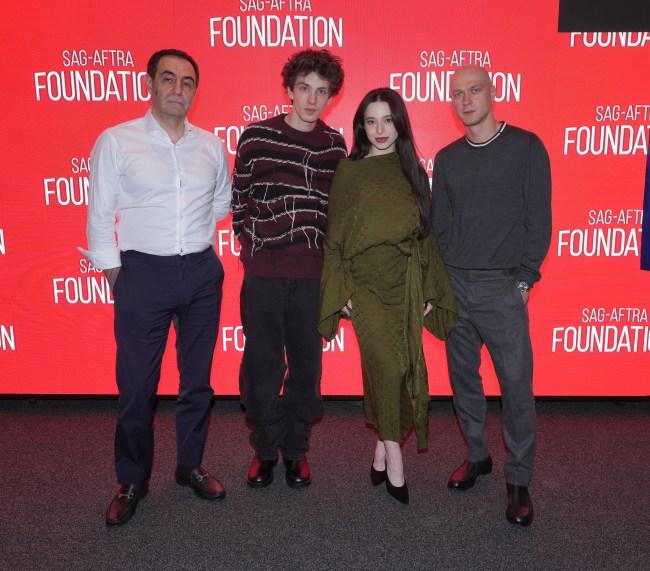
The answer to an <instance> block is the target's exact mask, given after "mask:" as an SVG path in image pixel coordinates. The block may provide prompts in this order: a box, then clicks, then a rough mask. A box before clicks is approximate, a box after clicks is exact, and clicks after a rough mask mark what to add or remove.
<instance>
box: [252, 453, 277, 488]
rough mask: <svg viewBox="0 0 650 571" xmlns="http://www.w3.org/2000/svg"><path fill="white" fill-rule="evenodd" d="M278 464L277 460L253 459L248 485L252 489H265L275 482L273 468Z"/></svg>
mask: <svg viewBox="0 0 650 571" xmlns="http://www.w3.org/2000/svg"><path fill="white" fill-rule="evenodd" d="M277 463H278V461H277V459H276V460H260V459H259V458H258V457H257V456H255V458H253V461H252V462H251V467H250V468H249V469H248V475H247V476H246V483H247V484H248V485H249V486H251V487H252V488H264V487H265V486H268V485H270V484H271V482H273V468H275V465H276V464H277Z"/></svg>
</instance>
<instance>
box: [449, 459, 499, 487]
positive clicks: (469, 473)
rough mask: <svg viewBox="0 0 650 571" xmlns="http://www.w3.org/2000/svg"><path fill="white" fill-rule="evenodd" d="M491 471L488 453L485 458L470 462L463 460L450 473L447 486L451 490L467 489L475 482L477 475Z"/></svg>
mask: <svg viewBox="0 0 650 571" xmlns="http://www.w3.org/2000/svg"><path fill="white" fill-rule="evenodd" d="M490 472H492V456H490V455H489V454H488V457H487V458H486V459H485V460H481V461H480V462H470V461H469V460H465V462H463V463H462V464H461V465H460V467H459V468H458V469H457V470H456V471H455V472H454V473H453V474H452V475H451V478H449V482H447V487H448V488H451V489H452V490H467V489H468V488H471V487H472V486H473V485H474V484H475V483H476V478H477V477H478V476H483V475H485V474H489V473H490Z"/></svg>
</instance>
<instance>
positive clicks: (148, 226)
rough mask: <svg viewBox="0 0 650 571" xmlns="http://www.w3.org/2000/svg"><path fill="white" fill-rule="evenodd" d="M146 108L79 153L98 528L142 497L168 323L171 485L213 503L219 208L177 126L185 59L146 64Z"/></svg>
mask: <svg viewBox="0 0 650 571" xmlns="http://www.w3.org/2000/svg"><path fill="white" fill-rule="evenodd" d="M147 74H148V75H147V88H148V90H149V92H150V94H151V108H150V109H149V110H148V111H147V113H146V115H145V116H144V117H142V118H139V119H135V120H133V121H129V122H127V123H122V124H121V125H117V126H115V127H112V128H110V129H107V130H106V131H104V132H103V133H102V134H101V135H100V136H99V138H98V139H97V142H96V143H95V146H94V147H93V150H92V153H91V156H90V194H89V206H88V224H87V235H88V250H87V251H86V250H82V252H83V253H84V254H85V255H86V256H87V257H88V259H89V260H90V261H91V262H92V264H93V265H94V266H95V267H97V268H100V269H102V270H103V271H104V274H105V275H106V278H107V279H108V282H109V284H110V286H111V288H112V290H113V296H114V300H115V303H114V311H115V339H116V342H117V359H116V378H117V386H118V390H119V395H120V397H119V404H118V418H117V428H116V432H115V468H116V473H117V480H118V482H119V485H120V486H119V489H118V491H117V494H116V495H115V497H114V498H113V500H112V501H111V504H110V505H109V507H108V510H107V511H106V524H107V525H111V526H115V525H122V524H124V523H126V522H127V521H128V520H129V519H130V518H131V516H132V515H133V514H134V513H135V510H136V507H137V505H138V502H139V500H140V499H141V498H142V497H144V496H145V495H146V493H147V491H148V481H149V477H150V475H151V466H152V457H153V429H152V422H153V406H154V401H155V395H156V391H157V388H158V382H159V380H160V367H161V362H162V357H163V353H164V350H165V346H166V343H167V336H168V333H169V328H170V325H171V323H172V320H174V321H175V326H176V336H177V342H176V350H177V360H178V369H179V373H180V383H179V392H178V401H177V403H176V439H177V462H178V465H177V467H176V472H175V478H176V481H177V482H178V483H179V484H181V485H185V486H190V487H191V488H193V489H194V491H195V492H196V493H197V494H198V495H199V496H200V497H203V498H207V499H217V498H222V497H224V496H225V491H224V489H223V487H222V486H221V484H220V483H219V482H218V481H217V480H216V479H215V478H213V477H212V476H211V475H210V474H209V473H208V472H207V470H206V469H205V468H204V467H203V466H202V465H201V460H202V456H203V448H204V444H205V438H206V433H207V427H208V420H209V414H210V402H211V399H212V396H213V394H214V393H213V390H212V387H211V385H210V370H211V367H212V357H213V353H214V348H215V344H216V341H217V332H218V328H219V314H220V310H221V286H222V283H223V278H224V272H223V267H222V265H221V262H220V261H219V259H218V258H217V256H216V254H215V252H214V249H213V247H214V245H215V233H216V223H217V222H218V221H219V220H221V219H222V218H225V217H226V216H227V215H228V213H229V208H230V176H229V168H228V162H227V159H226V154H225V151H224V148H223V144H222V142H221V140H220V139H218V138H217V137H216V136H214V135H213V134H211V133H209V132H207V131H204V130H202V129H199V128H197V127H195V126H194V125H191V124H190V123H189V122H188V120H187V119H186V116H187V113H188V111H189V110H190V107H191V105H192V102H193V101H194V97H195V95H196V90H197V87H198V84H199V70H198V66H197V64H196V62H195V61H194V60H193V59H192V57H191V56H190V55H188V54H186V53H185V52H182V51H180V50H172V49H170V50H162V51H158V52H156V53H155V54H153V55H152V56H151V59H150V60H149V63H148V66H147Z"/></svg>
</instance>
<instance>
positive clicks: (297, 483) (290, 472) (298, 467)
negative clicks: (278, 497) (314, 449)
mask: <svg viewBox="0 0 650 571" xmlns="http://www.w3.org/2000/svg"><path fill="white" fill-rule="evenodd" d="M284 466H285V467H286V469H287V474H286V480H287V485H288V486H290V487H292V488H302V487H303V486H308V485H309V484H311V470H310V469H309V462H307V456H303V457H302V458H301V459H300V460H284Z"/></svg>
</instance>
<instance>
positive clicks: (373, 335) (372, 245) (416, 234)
mask: <svg viewBox="0 0 650 571" xmlns="http://www.w3.org/2000/svg"><path fill="white" fill-rule="evenodd" d="M353 127H354V143H353V147H352V151H351V152H350V156H349V157H348V158H347V159H345V160H343V161H341V162H340V163H339V165H338V167H337V170H336V174H335V175H334V180H333V182H332V188H331V191H330V197H329V208H328V229H327V234H326V237H325V243H324V251H325V263H324V267H323V276H322V280H321V313H320V323H319V331H320V333H321V335H323V337H325V338H326V339H327V340H331V339H332V338H333V337H334V336H335V335H336V333H337V331H338V327H339V319H340V317H346V318H349V319H351V321H352V326H353V327H354V330H355V333H356V336H357V341H358V343H359V351H360V354H361V369H362V376H363V392H364V413H365V418H366V421H367V422H368V423H369V424H370V425H372V426H373V427H374V428H375V429H376V431H377V433H378V440H377V444H376V447H375V452H374V458H373V462H372V465H371V470H370V475H371V481H372V483H373V484H374V485H379V484H381V483H383V482H385V483H386V488H387V490H388V492H389V493H390V495H391V496H393V497H394V498H396V499H398V500H399V501H401V502H403V503H408V488H407V485H406V479H405V477H404V467H403V463H402V452H401V448H400V446H401V443H402V442H403V441H404V439H405V437H406V436H407V435H408V434H409V432H410V431H411V430H412V429H415V431H416V432H417V436H418V446H419V448H426V447H427V431H428V401H429V388H428V379H427V370H426V365H425V362H424V354H423V351H422V327H423V326H425V327H426V328H427V329H429V330H430V331H431V332H432V333H433V334H434V335H435V336H436V337H438V338H440V339H446V337H447V336H448V335H449V333H450V332H451V329H452V328H453V326H454V324H455V323H456V319H457V309H456V303H455V300H454V296H453V293H452V289H451V286H450V284H449V280H448V278H447V274H446V272H445V269H444V266H443V264H442V260H441V258H440V252H439V249H438V244H437V242H436V239H435V236H434V235H433V232H432V230H431V191H430V187H429V179H428V177H427V174H426V171H425V170H424V169H423V168H422V166H421V165H420V161H419V159H418V155H417V153H416V150H415V144H414V141H413V134H412V131H411V126H410V121H409V118H408V114H407V111H406V106H405V105H404V102H403V101H402V98H401V97H400V96H399V95H398V94H397V93H396V92H395V91H393V90H392V89H388V88H380V89H374V90H372V91H370V92H369V93H368V94H367V95H366V96H365V97H364V98H363V100H362V101H361V104H360V105H359V108H358V109H357V112H356V113H355V116H354V121H353Z"/></svg>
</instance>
